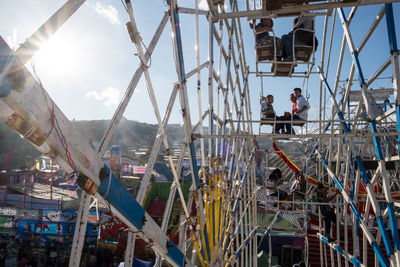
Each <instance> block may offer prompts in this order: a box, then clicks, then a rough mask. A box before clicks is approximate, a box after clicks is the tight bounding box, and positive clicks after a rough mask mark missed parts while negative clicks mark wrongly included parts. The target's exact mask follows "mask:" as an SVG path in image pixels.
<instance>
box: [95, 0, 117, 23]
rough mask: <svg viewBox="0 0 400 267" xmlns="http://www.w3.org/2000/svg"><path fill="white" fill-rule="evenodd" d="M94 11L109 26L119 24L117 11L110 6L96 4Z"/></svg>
mask: <svg viewBox="0 0 400 267" xmlns="http://www.w3.org/2000/svg"><path fill="white" fill-rule="evenodd" d="M95 11H96V13H98V14H99V15H100V16H102V17H104V18H106V19H107V20H108V21H109V22H110V23H111V24H121V21H120V20H119V18H118V11H117V9H116V8H115V7H113V6H112V5H103V4H102V3H99V2H96V6H95Z"/></svg>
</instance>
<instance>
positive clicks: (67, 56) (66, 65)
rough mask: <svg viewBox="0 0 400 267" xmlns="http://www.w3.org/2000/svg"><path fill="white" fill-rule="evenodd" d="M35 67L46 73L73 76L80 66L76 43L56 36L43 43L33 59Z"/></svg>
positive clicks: (61, 36)
mask: <svg viewBox="0 0 400 267" xmlns="http://www.w3.org/2000/svg"><path fill="white" fill-rule="evenodd" d="M34 60H35V65H36V66H38V67H39V68H40V69H42V70H45V71H46V72H48V73H53V74H57V75H63V74H73V73H74V72H76V71H78V70H79V69H80V68H81V66H82V58H81V55H80V53H79V49H78V45H77V42H76V41H74V40H73V39H72V38H66V37H65V36H63V35H62V34H56V35H54V36H53V37H52V38H50V40H48V41H47V42H45V43H44V44H43V46H42V48H41V49H40V50H39V52H38V53H37V54H36V55H35V57H34Z"/></svg>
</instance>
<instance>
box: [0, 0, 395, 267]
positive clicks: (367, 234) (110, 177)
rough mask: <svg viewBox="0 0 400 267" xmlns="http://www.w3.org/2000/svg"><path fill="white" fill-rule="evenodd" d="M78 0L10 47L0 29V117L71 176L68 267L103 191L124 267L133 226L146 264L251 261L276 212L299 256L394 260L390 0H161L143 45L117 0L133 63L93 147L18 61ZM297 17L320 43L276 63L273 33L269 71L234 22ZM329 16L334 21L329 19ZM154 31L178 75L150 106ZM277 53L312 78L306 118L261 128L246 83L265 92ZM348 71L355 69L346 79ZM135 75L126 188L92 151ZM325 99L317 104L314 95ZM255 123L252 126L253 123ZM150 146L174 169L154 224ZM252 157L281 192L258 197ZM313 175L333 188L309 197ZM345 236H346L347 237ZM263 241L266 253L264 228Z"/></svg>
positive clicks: (131, 15)
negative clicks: (377, 55)
mask: <svg viewBox="0 0 400 267" xmlns="http://www.w3.org/2000/svg"><path fill="white" fill-rule="evenodd" d="M83 2H84V1H82V0H68V1H67V2H66V3H65V4H64V5H63V6H62V7H61V8H60V9H59V10H58V11H57V12H56V13H55V14H54V15H53V16H52V17H51V18H50V19H49V20H48V21H46V22H45V23H44V24H43V25H42V26H41V27H40V28H39V29H38V30H37V32H36V33H34V34H33V35H32V36H30V37H29V38H27V39H26V42H25V43H23V44H22V45H21V46H20V47H19V48H18V49H16V50H15V51H13V50H11V49H10V48H9V46H8V45H7V44H6V42H5V41H4V40H3V39H2V38H0V82H1V86H0V116H1V119H2V121H4V122H5V123H6V124H7V125H8V126H10V127H11V128H13V129H14V130H15V131H16V132H18V133H19V134H21V135H22V136H24V137H25V138H26V139H27V140H29V141H30V142H31V143H32V145H33V146H34V147H35V148H36V149H38V150H39V151H40V152H42V153H43V154H46V155H48V156H49V157H51V158H52V159H53V160H55V161H56V162H57V163H58V164H60V166H61V167H62V168H63V169H65V170H66V171H67V172H68V173H72V174H73V175H75V176H76V179H77V183H78V184H79V186H80V187H81V188H82V189H83V190H84V193H83V194H82V196H81V202H80V208H79V214H78V218H77V223H76V228H75V235H74V240H73V246H72V251H71V257H70V261H69V266H78V265H79V262H80V258H81V251H82V247H83V240H84V237H85V231H86V223H87V217H88V213H89V207H90V205H96V203H98V202H97V201H99V202H102V203H106V206H108V207H109V209H110V210H111V211H112V213H113V214H114V215H116V216H117V217H119V218H120V219H121V221H123V222H124V223H125V224H126V225H127V226H128V227H129V237H128V243H127V247H126V252H125V266H132V262H133V258H134V246H135V240H136V239H137V238H141V239H143V240H145V242H147V244H148V245H149V247H151V248H152V249H153V250H154V251H155V253H156V255H157V261H156V265H157V266H161V263H162V262H163V261H167V262H168V263H169V264H171V265H172V266H198V265H201V266H203V267H204V266H225V267H228V266H244V267H250V266H257V264H258V258H257V254H258V253H259V252H260V251H259V242H258V241H259V239H257V236H259V235H260V236H264V235H269V234H270V231H271V230H272V229H273V227H274V224H275V222H276V220H277V218H278V216H280V217H282V218H284V219H286V220H288V221H290V222H291V223H292V224H293V225H295V226H296V227H297V228H298V235H299V236H302V237H304V239H305V246H306V249H305V253H304V255H303V260H304V261H305V264H306V266H313V264H314V265H319V266H336V265H337V266H343V265H344V266H349V264H353V265H355V266H370V264H371V262H373V263H374V264H375V265H376V266H378V265H382V266H400V239H399V232H398V228H397V225H398V215H396V214H397V213H396V210H397V209H398V207H399V206H400V204H399V202H397V199H399V196H400V195H399V194H398V193H399V190H400V183H399V182H400V180H399V179H400V177H399V160H400V158H399V151H400V134H399V132H400V94H399V90H400V84H399V83H400V68H399V61H398V57H399V50H398V47H397V36H396V31H395V19H394V18H395V15H394V14H393V6H394V5H396V4H392V2H396V1H390V0H387V1H385V0H363V1H358V0H351V1H347V0H343V1H317V0H316V1H294V0H293V1H289V0H283V1H270V0H246V1H237V0H230V1H225V2H224V1H216V0H207V1H206V2H207V6H208V10H203V9H200V8H199V2H200V1H197V0H194V8H193V7H185V6H183V5H184V4H186V2H185V1H179V4H182V6H181V5H178V1H177V0H168V1H167V5H166V9H167V10H166V12H165V14H164V16H163V17H162V18H160V19H161V21H160V23H159V25H158V27H157V29H156V31H155V33H154V35H153V38H152V39H151V41H150V43H149V44H148V45H145V44H144V42H143V40H142V37H141V36H140V33H139V29H138V25H137V24H136V21H135V12H140V10H135V1H131V0H125V1H122V4H123V7H124V10H126V12H127V20H128V23H127V24H126V29H127V31H128V33H129V36H130V38H131V41H132V43H133V44H134V45H135V47H136V50H137V56H138V58H139V66H138V68H137V69H136V71H135V73H134V74H133V76H132V79H131V81H130V83H129V85H128V86H127V89H126V91H125V94H124V96H123V98H122V100H121V102H120V104H119V105H118V107H117V109H116V110H115V113H114V116H113V117H112V118H111V120H110V122H109V125H108V127H107V130H106V132H105V133H104V135H103V138H102V140H101V142H100V145H99V147H98V148H97V150H93V149H92V148H91V147H90V146H89V144H88V142H87V141H86V140H85V139H84V138H83V137H82V136H81V135H80V134H79V132H78V131H77V130H76V129H75V128H74V127H73V125H72V123H71V122H70V121H69V120H68V119H67V117H66V116H65V115H64V114H63V112H62V111H61V110H60V109H59V108H58V107H57V105H56V103H54V101H53V100H52V99H51V97H50V96H49V95H48V93H47V92H46V90H45V88H44V85H43V84H42V83H41V81H40V79H39V77H38V76H37V74H36V73H35V72H33V73H31V72H30V71H29V70H28V69H27V68H26V67H25V66H24V65H25V64H26V63H27V62H29V61H30V60H31V58H32V56H33V55H34V54H35V53H36V52H37V51H38V50H39V49H40V46H39V45H38V42H37V40H39V39H40V40H41V43H42V42H43V40H47V39H49V38H51V35H53V34H54V33H55V32H56V31H57V30H58V28H60V27H61V26H62V24H63V23H64V22H65V21H66V20H68V19H73V18H70V17H71V16H73V14H74V12H75V11H76V10H78V8H79V7H80V6H81V5H82V4H83ZM371 5H376V6H379V7H381V9H380V10H379V12H378V14H377V15H376V16H375V17H374V19H373V21H372V24H371V25H370V27H369V29H368V30H367V31H366V33H365V35H364V37H363V38H362V39H361V41H360V43H359V44H358V47H357V46H356V44H355V39H354V37H353V32H352V31H351V29H350V25H351V22H352V20H353V19H354V18H355V17H356V16H357V10H358V7H359V6H367V7H366V8H368V7H369V6H371ZM161 6H162V5H161V3H160V8H161ZM397 7H398V6H397ZM182 14H186V15H187V14H189V15H192V16H193V18H194V21H195V23H194V25H195V28H194V30H193V32H192V33H194V38H195V45H196V53H194V54H192V55H191V56H188V54H184V53H183V50H184V49H185V46H184V44H183V43H184V40H185V38H188V36H184V33H183V31H182V30H181V23H180V19H181V15H182ZM297 15H298V16H320V17H322V18H323V19H324V25H323V29H322V36H318V38H319V40H320V48H319V49H320V52H319V53H318V54H317V53H315V52H314V51H315V41H313V45H312V46H311V50H310V48H309V47H305V48H304V47H303V48H304V49H308V50H310V51H312V52H311V53H312V55H306V56H304V55H303V57H302V62H300V61H299V60H298V59H297V60H296V57H297V54H296V53H297V52H296V50H295V49H297V48H296V43H295V39H293V51H294V57H293V59H292V60H293V61H290V62H286V63H285V62H284V61H282V60H281V59H279V58H277V53H276V49H277V48H276V44H275V40H274V41H273V47H274V48H273V51H274V52H273V57H272V61H270V62H269V63H271V64H272V65H275V66H276V67H275V69H273V70H271V71H270V72H268V71H263V70H260V69H259V64H261V63H263V62H261V61H259V57H258V55H256V54H255V53H257V51H258V50H256V51H253V49H254V47H249V46H248V45H247V44H246V40H245V38H244V34H243V31H248V32H251V29H248V28H247V27H246V29H245V27H244V26H243V25H244V24H245V23H247V20H252V19H259V18H274V19H275V18H281V17H293V16H297ZM337 16H338V17H339V20H340V22H339V23H336V20H337ZM382 21H386V25H384V26H383V27H378V26H380V23H382ZM168 24H169V26H168ZM337 24H340V25H341V28H340V27H338V25H337ZM335 26H336V27H335ZM381 26H382V25H381ZM338 28H339V29H338ZM382 28H384V30H386V34H387V36H388V44H387V50H388V51H389V52H388V53H387V57H386V58H382V59H381V62H382V63H381V65H377V68H376V70H375V71H374V72H373V74H372V75H370V77H367V76H365V75H366V74H365V72H364V71H363V66H362V64H361V63H360V60H359V55H360V54H362V50H363V48H364V47H365V46H366V45H367V43H368V41H369V40H370V38H371V36H372V35H373V34H374V33H375V32H376V31H377V30H382ZM201 29H207V39H208V41H207V45H206V46H205V47H203V46H204V43H202V42H201V41H200V38H199V32H200V30H201ZM164 31H170V33H171V36H172V51H173V58H174V62H171V65H174V66H175V69H176V74H177V79H176V82H175V83H174V84H171V88H172V92H171V96H170V99H169V102H168V105H167V108H166V111H165V113H164V114H163V115H162V114H161V112H160V110H159V104H158V103H157V98H156V94H157V90H159V89H158V88H156V86H155V85H154V84H153V82H152V78H151V74H150V71H149V70H150V69H151V65H150V64H148V63H149V61H150V60H151V57H152V54H153V51H154V50H155V49H156V48H157V46H161V45H163V46H164V45H170V44H165V43H162V44H159V40H160V37H161V34H162V33H163V32H164ZM337 32H339V33H340V34H341V35H342V40H341V42H340V41H338V42H334V34H335V33H337ZM43 33H45V35H43ZM329 33H330V36H329ZM314 35H317V31H315V32H313V38H314ZM191 37H192V36H191ZM274 38H275V37H274ZM338 43H340V44H341V46H340V50H338V51H339V53H338V58H334V56H333V54H332V50H333V48H334V49H339V46H337V44H338ZM382 43H383V41H382ZM298 46H299V47H300V46H301V45H298ZM333 46H335V47H333ZM300 48H301V47H300ZM303 48H302V49H303ZM346 49H347V50H348V51H346ZM300 50H301V49H300ZM308 50H307V51H308ZM302 51H303V50H302ZM310 51H308V53H310ZM200 52H201V53H203V52H204V53H208V57H207V58H208V59H207V61H206V62H201V61H200ZM303 52H304V51H303ZM318 56H319V60H320V61H319V63H318V61H317V60H318ZM249 57H252V58H253V57H254V58H256V60H254V61H255V62H256V63H255V65H254V66H252V65H251V64H249V63H248V62H253V60H249V61H247V58H249ZM345 58H349V59H351V60H350V62H351V64H350V65H351V66H350V70H349V74H348V75H345V74H342V69H343V68H345V67H346V66H345V64H344V63H343V62H344V60H345ZM187 60H192V61H195V63H196V64H195V65H196V67H195V68H194V69H193V70H190V71H188V70H187V69H185V62H186V61H187ZM264 63H265V62H264ZM279 64H283V65H285V64H287V65H290V70H289V72H288V75H283V76H286V79H295V78H296V77H297V78H298V77H300V78H303V79H304V80H303V84H306V83H307V84H308V83H309V79H310V77H311V76H313V75H314V76H315V77H319V110H318V118H317V119H316V120H311V119H310V120H306V121H302V122H301V125H303V124H305V125H306V126H305V127H302V130H301V133H298V134H295V133H289V134H277V133H268V132H265V131H264V130H261V129H262V127H263V129H265V127H270V126H268V125H266V126H265V125H264V124H265V121H263V120H262V118H260V119H258V114H255V113H253V112H252V110H258V109H256V108H255V107H256V106H257V105H259V103H258V99H256V100H255V99H254V97H252V95H251V93H250V91H251V90H253V88H257V87H258V85H255V84H254V81H255V80H257V79H260V81H261V93H260V95H261V96H264V86H263V84H264V80H265V79H274V77H275V76H279V75H277V68H278V66H277V65H279ZM297 64H300V65H305V66H306V68H307V69H306V70H305V71H301V72H300V74H299V75H296V72H294V68H297ZM334 64H336V67H337V70H336V73H335V76H334V78H333V79H332V78H329V71H330V70H331V67H330V65H334ZM315 65H317V67H315ZM355 72H357V74H358V79H356V78H355V77H354V75H355ZM388 73H389V74H390V75H391V77H390V78H389V82H388V83H389V85H388V84H386V87H384V88H383V87H379V88H378V89H374V88H373V85H374V83H375V82H377V81H378V80H379V79H381V78H382V77H384V76H388V75H389V74H388ZM202 75H205V76H206V79H207V83H206V84H204V83H203V84H202V82H201V81H202V80H205V79H204V78H203V79H202ZM142 76H144V79H145V82H146V87H147V93H148V95H149V98H150V104H151V107H152V110H153V111H154V114H155V117H156V119H157V123H158V127H159V128H158V133H157V136H156V139H155V140H154V145H153V147H152V150H151V154H150V157H149V160H148V163H147V169H146V173H145V174H144V177H143V179H142V182H141V185H140V189H139V192H138V194H137V197H136V199H134V198H133V197H132V196H131V194H130V193H129V192H128V191H127V190H126V188H125V187H124V186H123V185H122V184H121V183H120V182H119V180H118V178H117V177H116V175H115V174H114V173H113V172H112V171H111V169H110V168H109V167H108V166H107V165H104V164H103V162H102V161H101V156H102V155H103V154H104V152H105V151H106V150H107V148H108V146H109V143H110V140H111V137H112V135H113V133H114V131H115V129H116V127H117V125H118V123H119V122H120V120H121V117H122V115H123V114H124V112H125V110H126V107H127V105H128V103H129V102H130V101H131V98H132V96H133V92H134V91H135V88H136V87H137V85H138V83H139V80H140V79H141V77H142ZM280 76H282V75H280ZM253 78H254V79H253ZM332 80H333V81H332ZM188 81H192V83H188ZM357 82H358V83H357ZM317 83H318V81H317ZM191 84H196V86H191ZM195 90H197V105H193V103H195V102H196V101H192V105H189V96H188V91H195ZM205 95H206V97H204V96H205ZM328 98H330V100H331V105H330V106H329V104H328V103H327V101H326V100H327V99H328ZM176 99H178V102H179V107H178V109H179V111H180V114H181V118H182V123H183V129H184V132H185V138H184V140H182V143H181V144H182V145H181V149H180V155H179V157H178V160H176V158H175V160H174V159H173V157H172V155H171V152H170V145H169V144H168V140H167V136H166V133H165V128H166V126H167V125H168V123H169V118H170V115H171V113H172V111H173V108H174V106H175V100H176ZM203 103H207V104H206V105H204V104H203ZM205 106H206V108H205V109H204V107H205ZM252 106H253V109H252ZM193 114H199V115H198V118H194V116H193ZM277 123H288V121H279V120H278V121H277V120H275V121H272V122H269V124H272V126H273V127H274V126H275V125H276V124H277ZM290 123H291V124H293V126H295V125H296V124H295V123H294V122H293V121H291V122H290ZM297 125H298V122H297ZM257 128H258V129H259V130H258V131H257V130H254V129H257ZM268 129H269V128H268ZM162 145H163V147H164V150H162V151H165V158H166V159H167V160H168V163H169V167H170V169H171V171H172V174H173V178H174V179H173V184H172V186H171V189H170V193H169V197H168V200H167V204H166V208H165V210H164V215H163V219H162V222H161V225H158V224H157V223H156V222H155V221H154V220H153V219H152V218H151V216H150V215H149V214H148V213H147V212H146V211H145V210H144V208H143V205H144V202H145V195H146V192H147V191H148V188H149V185H150V183H151V181H150V180H151V179H150V178H151V173H152V171H153V167H154V164H155V162H156V157H157V155H158V154H159V153H160V151H161V146H162ZM281 145H282V147H284V148H282V147H281ZM285 148H286V149H287V151H285ZM289 148H290V149H289ZM196 152H198V153H196ZM264 155H265V156H264ZM185 157H188V158H189V167H190V173H191V179H192V181H191V182H192V186H191V189H190V193H189V197H188V198H187V199H185V197H184V195H183V192H182V179H181V177H180V174H181V173H182V165H183V160H184V158H185ZM262 165H264V166H266V167H274V168H279V169H281V170H282V173H283V177H284V178H285V185H286V186H287V187H288V188H289V189H288V192H289V195H290V197H288V198H286V199H281V198H280V196H279V192H278V196H277V197H275V198H271V197H270V193H269V192H268V190H267V189H266V186H265V181H264V180H266V179H267V177H266V176H267V172H265V171H264V169H263V168H262V167H261V166H262ZM258 171H261V176H257V172H258ZM296 175H297V176H296ZM292 176H295V177H301V176H302V177H305V178H304V179H305V180H304V181H305V183H306V187H305V188H306V191H305V192H303V193H302V194H300V197H299V194H297V195H295V193H296V191H297V190H298V189H296V188H297V187H296V182H294V180H293V179H292ZM260 177H261V178H260ZM318 183H322V184H325V187H327V188H334V189H333V191H335V192H338V196H336V197H335V199H334V202H332V203H320V202H319V203H317V202H313V201H310V200H311V198H312V195H313V193H314V191H315V190H316V187H317V184H318ZM177 193H178V195H179V199H180V201H181V206H182V216H180V240H179V243H178V244H175V243H174V242H173V241H172V240H171V239H170V238H169V237H168V236H167V234H166V232H167V226H168V222H169V219H170V217H171V216H172V206H173V203H174V199H175V195H176V194H177ZM92 201H95V202H93V203H92ZM91 203H92V204H91ZM260 205H261V206H262V209H263V210H264V211H263V212H266V213H267V214H275V217H274V220H273V222H272V223H271V224H270V226H269V227H268V228H266V229H261V228H260V226H259V223H258V212H259V209H260V207H259V206H260ZM323 205H333V206H334V207H335V210H336V226H337V227H336V228H335V233H333V236H335V237H336V238H337V239H338V241H336V243H333V242H332V241H331V240H330V239H329V238H328V237H329V236H331V233H324V231H323V228H324V227H323V219H322V216H323V215H322V214H321V212H320V209H316V208H315V207H316V206H323ZM371 208H372V209H371ZM193 210H195V213H194V214H193ZM397 212H398V211H397ZM310 214H314V216H315V218H317V219H316V221H317V222H316V223H315V224H314V225H316V227H317V230H316V231H315V229H314V230H312V225H311V223H310V222H309V216H311V215H310ZM372 215H373V218H375V219H374V220H373V222H372V224H373V223H376V227H374V226H373V227H371V226H370V224H371V220H370V217H371V216H372ZM339 225H343V229H345V230H344V231H343V232H344V236H343V241H340V240H339V236H340V231H341V229H340V227H339ZM348 230H349V231H348ZM350 235H351V239H352V240H353V242H352V244H350V243H349V240H350ZM269 238H270V237H269ZM313 240H314V241H313ZM315 240H317V241H315ZM269 241H270V244H269V248H270V252H269V263H270V265H271V255H272V253H271V239H269ZM260 242H261V241H260ZM312 242H319V252H320V253H319V259H317V260H316V261H315V260H314V261H313V260H312V259H311V258H312V256H311V254H309V252H308V251H309V249H308V248H309V246H311V243H312ZM360 242H361V243H360ZM360 244H362V245H361V247H360ZM382 244H383V245H382ZM369 250H372V251H373V253H374V259H372V260H371V259H370V258H368V251H369ZM314 258H315V256H314Z"/></svg>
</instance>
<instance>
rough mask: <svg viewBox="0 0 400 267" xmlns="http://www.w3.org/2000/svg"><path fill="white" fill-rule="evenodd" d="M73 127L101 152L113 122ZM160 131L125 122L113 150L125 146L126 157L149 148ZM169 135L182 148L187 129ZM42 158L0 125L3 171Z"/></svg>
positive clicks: (175, 127)
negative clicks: (105, 136) (100, 146)
mask: <svg viewBox="0 0 400 267" xmlns="http://www.w3.org/2000/svg"><path fill="white" fill-rule="evenodd" d="M72 123H73V125H74V126H75V127H76V129H77V130H78V131H79V132H80V133H81V134H82V136H84V137H85V138H86V140H88V143H89V144H90V145H91V147H92V148H93V149H97V147H98V146H99V143H100V141H101V138H102V137H103V134H104V132H105V130H106V128H107V126H108V123H109V121H108V120H95V121H72ZM157 131H158V125H154V124H148V123H142V122H137V121H131V120H127V119H125V118H123V119H121V122H120V123H119V125H118V126H117V128H116V130H115V133H114V135H113V137H112V139H111V142H110V146H111V145H121V148H122V152H123V153H124V154H127V153H128V151H129V150H131V149H139V148H149V147H151V146H152V144H153V142H154V140H155V137H156V135H157ZM166 134H167V138H168V143H169V144H170V147H171V148H173V147H180V144H181V143H182V140H183V138H184V136H185V133H184V130H183V127H181V126H180V125H178V124H171V125H168V126H167V128H166ZM67 138H68V137H67ZM161 151H162V150H161ZM39 155H40V153H39V152H38V151H37V150H36V149H34V148H33V147H32V145H31V144H30V143H29V142H28V141H27V140H26V139H24V138H23V137H21V136H20V135H19V134H18V133H16V132H15V131H13V130H12V129H11V128H10V127H8V126H7V125H5V124H4V123H0V170H1V169H6V170H9V169H23V168H26V167H31V166H32V165H33V164H34V160H35V159H36V158H37V157H38V156H39Z"/></svg>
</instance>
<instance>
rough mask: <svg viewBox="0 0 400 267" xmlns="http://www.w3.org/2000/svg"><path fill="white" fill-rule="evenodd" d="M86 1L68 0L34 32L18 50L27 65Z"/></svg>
mask: <svg viewBox="0 0 400 267" xmlns="http://www.w3.org/2000/svg"><path fill="white" fill-rule="evenodd" d="M84 2H85V0H68V1H67V2H66V3H65V4H64V5H63V6H62V7H60V9H58V10H57V11H56V13H54V14H53V15H52V16H51V17H50V18H49V19H48V20H47V21H46V22H45V23H44V24H43V25H42V26H40V28H39V29H38V30H37V31H36V32H35V33H34V34H32V35H31V36H30V37H29V38H28V39H27V40H26V41H25V42H24V43H23V44H22V45H21V46H20V47H19V48H18V49H17V50H16V51H15V55H17V56H18V57H19V58H20V59H21V62H22V64H23V65H25V64H26V63H27V62H28V61H29V60H30V59H31V58H32V57H33V55H34V54H36V52H37V51H39V50H40V48H41V46H42V45H43V44H44V42H46V41H47V40H48V39H49V38H50V37H51V36H52V35H53V34H54V33H55V32H56V31H57V30H58V29H59V28H60V27H61V26H62V25H63V24H64V23H65V22H66V21H67V20H68V19H69V18H70V17H71V16H72V15H73V14H74V13H75V12H76V11H77V10H78V8H79V7H80V6H81V5H82V4H83V3H84Z"/></svg>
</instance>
